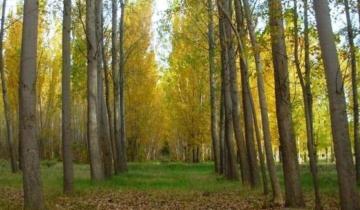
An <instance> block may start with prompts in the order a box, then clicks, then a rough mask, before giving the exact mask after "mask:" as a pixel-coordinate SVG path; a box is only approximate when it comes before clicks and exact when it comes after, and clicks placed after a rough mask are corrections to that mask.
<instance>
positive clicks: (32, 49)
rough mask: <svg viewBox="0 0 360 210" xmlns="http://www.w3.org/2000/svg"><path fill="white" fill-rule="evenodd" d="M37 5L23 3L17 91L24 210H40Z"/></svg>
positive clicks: (41, 197) (34, 2)
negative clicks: (37, 125)
mask: <svg viewBox="0 0 360 210" xmlns="http://www.w3.org/2000/svg"><path fill="white" fill-rule="evenodd" d="M38 19H39V2H38V1H37V0H25V2H24V17H23V32H22V45H21V63H20V65H21V67H20V84H19V87H20V90H19V92H20V93H19V96H20V98H19V104H20V107H19V108H20V110H19V116H20V119H19V128H20V132H19V134H20V135H19V139H20V143H21V148H22V150H21V162H22V163H23V165H22V166H23V167H22V170H23V187H24V201H25V203H24V209H34V210H35V209H36V210H38V209H44V199H43V191H42V182H41V174H40V158H39V145H38V141H37V135H36V134H37V132H36V122H37V121H36V64H37V36H38Z"/></svg>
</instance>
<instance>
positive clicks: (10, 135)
mask: <svg viewBox="0 0 360 210" xmlns="http://www.w3.org/2000/svg"><path fill="white" fill-rule="evenodd" d="M6 2H7V1H6V0H3V5H2V14H1V29H0V75H1V87H2V93H3V102H4V112H5V123H6V132H7V136H6V139H7V144H8V148H9V156H10V164H11V171H12V172H13V173H16V172H17V171H18V165H17V161H16V151H15V142H14V131H13V125H12V123H13V119H12V114H11V109H10V102H9V96H8V91H7V85H6V76H5V69H4V53H3V50H4V47H3V46H4V44H3V42H4V33H5V29H4V26H5V14H6Z"/></svg>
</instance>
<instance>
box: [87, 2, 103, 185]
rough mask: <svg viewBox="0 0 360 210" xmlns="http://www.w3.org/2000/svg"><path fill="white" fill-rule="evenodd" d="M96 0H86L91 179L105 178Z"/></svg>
mask: <svg viewBox="0 0 360 210" xmlns="http://www.w3.org/2000/svg"><path fill="white" fill-rule="evenodd" d="M95 4H96V1H95V0H87V1H86V13H87V14H86V36H87V49H88V50H87V60H88V64H87V71H88V83H87V85H88V143H89V151H90V168H91V179H92V180H93V181H99V180H103V179H104V166H103V162H102V154H101V147H100V141H99V135H98V116H97V106H98V104H97V96H98V94H97V93H98V89H97V84H98V71H97V55H98V53H97V49H98V47H97V40H96V15H95V14H96V10H95V7H96V5H95Z"/></svg>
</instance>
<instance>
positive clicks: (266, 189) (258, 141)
mask: <svg viewBox="0 0 360 210" xmlns="http://www.w3.org/2000/svg"><path fill="white" fill-rule="evenodd" d="M249 92H250V90H249ZM250 101H251V111H252V114H253V115H252V116H253V121H254V128H255V137H256V144H257V149H258V153H259V159H260V169H261V178H262V182H263V191H264V194H265V195H267V194H269V186H268V181H267V175H266V163H265V158H264V153H263V149H262V144H261V135H260V128H259V125H258V122H257V116H256V110H255V105H254V99H253V97H252V95H251V94H250Z"/></svg>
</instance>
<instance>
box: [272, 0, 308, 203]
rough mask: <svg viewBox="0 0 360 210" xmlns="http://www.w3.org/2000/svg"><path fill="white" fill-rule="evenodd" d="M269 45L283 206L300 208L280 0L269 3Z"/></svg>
mask: <svg viewBox="0 0 360 210" xmlns="http://www.w3.org/2000/svg"><path fill="white" fill-rule="evenodd" d="M268 3H269V11H270V27H271V43H272V54H273V63H274V78H275V93H276V111H277V121H278V130H279V135H280V144H281V153H282V160H283V171H284V178H285V205H286V206H288V207H303V206H304V205H305V204H304V198H303V193H302V190H301V184H300V172H299V163H298V159H297V149H296V142H295V136H294V130H293V123H292V116H291V102H290V88H289V72H288V61H287V53H286V46H285V38H284V37H285V35H284V23H283V16H282V6H281V1H280V0H269V1H268Z"/></svg>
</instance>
